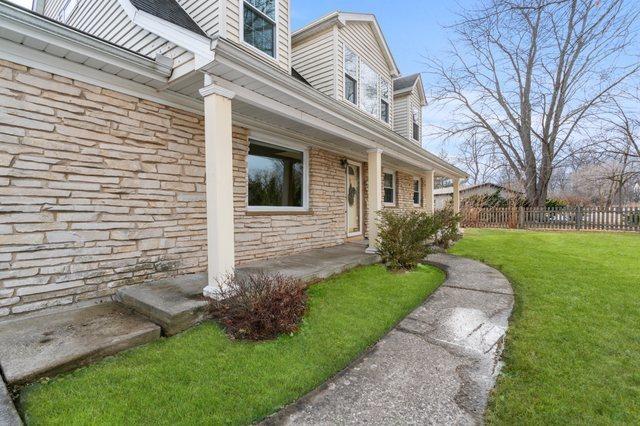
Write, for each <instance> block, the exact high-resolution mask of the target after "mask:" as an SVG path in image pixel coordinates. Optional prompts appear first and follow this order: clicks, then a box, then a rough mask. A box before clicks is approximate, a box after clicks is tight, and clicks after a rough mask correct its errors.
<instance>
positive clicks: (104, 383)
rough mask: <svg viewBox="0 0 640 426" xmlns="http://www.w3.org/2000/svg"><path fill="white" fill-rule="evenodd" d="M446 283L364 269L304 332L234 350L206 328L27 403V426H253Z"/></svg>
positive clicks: (318, 293)
mask: <svg viewBox="0 0 640 426" xmlns="http://www.w3.org/2000/svg"><path fill="white" fill-rule="evenodd" d="M443 280H444V274H443V273H442V272H441V271H439V270H437V269H435V268H431V267H420V268H419V269H418V270H417V271H414V272H411V273H408V274H402V275H400V274H391V273H389V272H387V271H386V270H385V269H384V268H383V267H382V266H371V267H366V268H359V269H356V270H353V271H351V272H348V273H346V274H343V275H340V276H338V277H336V278H333V279H330V280H327V281H325V282H324V283H320V284H318V285H315V286H313V287H312V288H311V289H310V290H309V295H310V298H309V305H310V309H309V313H308V314H307V316H306V317H305V320H304V323H303V325H302V328H301V331H300V332H299V333H296V334H295V335H293V336H284V337H281V338H279V339H277V340H274V341H270V342H266V343H248V342H237V341H235V342H234V341H230V340H229V339H228V338H227V337H226V335H225V334H224V333H223V332H222V331H221V330H220V328H219V327H217V326H216V325H214V324H212V323H209V324H204V325H201V326H199V327H196V328H194V329H192V330H190V331H188V332H186V333H183V334H181V335H178V336H175V337H172V338H170V339H163V340H160V341H158V342H156V343H153V344H150V345H148V346H145V347H141V348H138V349H134V350H131V351H129V352H126V353H123V354H120V355H119V356H116V357H112V358H109V359H107V360H105V361H103V362H101V363H99V364H97V365H93V366H90V367H87V368H84V369H81V370H77V371H75V372H73V373H70V374H67V375H65V376H61V377H59V378H56V379H53V380H51V381H49V382H46V383H41V384H36V385H32V386H31V387H29V388H27V389H26V390H25V391H23V393H22V395H21V409H22V410H23V411H24V413H26V419H27V422H28V423H29V424H59V425H80V424H82V425H86V424H92V425H97V424H110V425H113V424H128V425H133V424H148V425H173V424H249V423H251V422H254V421H257V420H260V419H261V418H263V417H265V416H267V415H269V414H271V413H273V412H275V411H277V410H278V408H280V407H282V406H283V405H285V404H287V403H290V402H293V401H295V400H296V399H297V398H299V397H300V396H302V395H304V394H305V393H307V392H309V391H311V390H312V389H314V388H315V387H317V386H318V385H320V384H321V383H323V382H324V381H325V380H326V379H327V378H329V377H330V376H331V375H333V374H334V373H336V372H338V371H340V370H341V369H343V368H344V367H346V366H347V365H348V364H349V362H350V361H352V360H353V359H354V358H356V357H357V356H358V355H359V354H360V353H361V352H362V351H364V350H365V349H366V348H367V347H368V346H370V345H372V344H373V343H375V342H376V341H377V340H378V339H379V338H380V337H382V336H383V335H384V334H385V333H386V332H387V331H388V330H389V329H390V328H391V327H393V325H395V323H396V322H398V321H399V320H400V319H402V318H404V316H406V315H407V314H408V313H409V312H410V311H412V310H413V309H414V308H415V307H417V306H418V305H419V304H420V303H421V302H422V301H423V300H424V299H425V298H426V297H427V296H428V295H429V294H431V293H432V292H433V291H434V290H435V289H436V288H437V287H438V286H439V285H440V283H441V282H442V281H443Z"/></svg>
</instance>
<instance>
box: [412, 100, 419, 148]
mask: <svg viewBox="0 0 640 426" xmlns="http://www.w3.org/2000/svg"><path fill="white" fill-rule="evenodd" d="M411 115H412V117H413V132H412V133H413V140H414V141H417V142H420V111H419V110H418V109H417V108H414V109H413V113H412V114H411Z"/></svg>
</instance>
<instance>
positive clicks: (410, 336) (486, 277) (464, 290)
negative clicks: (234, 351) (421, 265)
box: [265, 254, 513, 425]
mask: <svg viewBox="0 0 640 426" xmlns="http://www.w3.org/2000/svg"><path fill="white" fill-rule="evenodd" d="M429 261H430V263H432V264H434V265H436V266H438V267H441V268H442V269H444V270H446V271H447V275H448V277H447V280H446V281H445V283H444V284H443V286H442V287H441V288H440V289H438V290H437V291H436V292H435V293H434V294H433V295H432V296H431V297H430V298H429V299H428V300H427V301H426V302H425V303H424V304H423V305H422V306H421V307H419V308H418V309H416V310H415V311H414V312H413V313H412V314H410V315H409V316H408V317H407V318H406V319H404V320H403V321H402V322H401V323H400V324H399V325H398V326H397V327H396V328H395V329H394V330H392V331H391V332H390V333H389V334H388V335H387V336H385V337H384V338H383V339H382V340H381V341H380V342H379V343H378V344H376V345H375V346H374V347H373V348H372V350H371V351H369V352H368V353H367V354H366V355H365V356H363V357H362V358H361V359H360V360H359V361H357V362H356V363H355V364H353V365H351V366H350V367H348V368H347V369H346V370H345V371H343V372H342V373H341V374H339V375H338V376H337V377H335V378H334V379H332V380H330V381H329V382H328V383H326V384H325V385H323V386H322V387H321V388H319V389H317V390H316V391H314V392H312V393H311V394H309V395H307V396H306V397H304V398H303V399H302V400H300V401H298V402H297V403H296V404H294V405H292V406H290V407H287V408H285V409H284V410H282V411H281V412H280V413H278V414H277V415H275V416H274V417H272V418H270V419H268V420H267V421H266V422H265V423H267V424H291V425H294V424H295V425H300V424H313V425H318V424H326V425H329V424H365V423H366V424H379V425H382V424H385V425H386V424H448V425H449V424H457V425H463V424H465V425H466V424H478V423H482V415H483V412H484V409H485V407H486V404H487V399H488V396H489V392H490V391H491V389H492V388H493V386H494V384H495V379H496V377H497V374H498V372H499V369H500V362H499V358H500V354H501V352H502V342H503V337H504V334H505V331H506V329H507V323H508V319H509V315H510V314H511V310H512V307H513V291H512V289H511V285H510V284H509V282H508V281H507V280H506V279H505V278H504V276H503V275H502V274H500V273H499V272H498V271H496V270H495V269H492V268H490V267H488V266H486V265H484V264H482V263H480V262H476V261H473V260H469V259H464V258H459V257H456V256H451V255H446V254H436V255H432V256H429Z"/></svg>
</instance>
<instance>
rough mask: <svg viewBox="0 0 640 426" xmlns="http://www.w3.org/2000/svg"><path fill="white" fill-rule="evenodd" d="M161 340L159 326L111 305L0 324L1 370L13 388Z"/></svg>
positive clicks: (129, 311) (115, 305)
mask: <svg viewBox="0 0 640 426" xmlns="http://www.w3.org/2000/svg"><path fill="white" fill-rule="evenodd" d="M159 337H160V327H158V326H157V325H155V324H153V323H152V322H150V321H148V320H147V319H145V318H143V317H141V316H139V315H137V314H135V313H132V312H131V310H129V309H127V308H125V307H122V306H120V305H118V304H115V303H106V304H102V305H96V306H91V307H88V308H80V309H74V310H67V311H64V312H58V313H55V314H48V315H42V316H37V317H31V318H20V319H15V320H9V321H5V322H2V323H0V366H1V367H2V371H3V372H4V375H5V378H6V380H7V382H8V383H9V384H11V385H16V384H18V385H19V384H24V383H28V382H31V381H33V380H36V379H38V378H40V377H45V376H52V375H55V374H58V373H62V372H64V371H69V370H72V369H75V368H78V367H80V366H83V365H87V364H90V363H93V362H95V361H97V360H99V359H101V358H103V357H105V356H109V355H113V354H116V353H118V352H120V351H123V350H125V349H129V348H132V347H136V346H139V345H143V344H145V343H149V342H151V341H153V340H155V339H158V338H159Z"/></svg>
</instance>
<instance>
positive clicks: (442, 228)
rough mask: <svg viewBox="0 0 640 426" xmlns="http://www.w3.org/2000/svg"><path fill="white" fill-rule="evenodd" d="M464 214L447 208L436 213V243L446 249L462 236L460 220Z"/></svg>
mask: <svg viewBox="0 0 640 426" xmlns="http://www.w3.org/2000/svg"><path fill="white" fill-rule="evenodd" d="M461 220H462V215H460V214H456V213H454V212H453V209H450V208H446V209H443V210H439V211H437V212H436V213H435V214H434V225H435V228H436V230H437V231H436V233H435V243H436V244H437V245H439V246H440V247H442V248H444V249H445V250H446V249H448V248H449V247H451V245H452V244H453V243H454V242H455V241H458V240H459V239H460V238H462V234H460V221H461Z"/></svg>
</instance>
